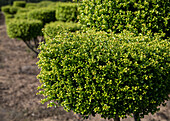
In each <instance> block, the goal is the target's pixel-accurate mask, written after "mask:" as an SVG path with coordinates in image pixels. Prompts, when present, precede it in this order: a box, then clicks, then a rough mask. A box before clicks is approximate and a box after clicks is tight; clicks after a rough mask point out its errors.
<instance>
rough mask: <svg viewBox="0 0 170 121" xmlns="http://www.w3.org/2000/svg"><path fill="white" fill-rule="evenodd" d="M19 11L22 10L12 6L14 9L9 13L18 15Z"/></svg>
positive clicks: (11, 8)
mask: <svg viewBox="0 0 170 121" xmlns="http://www.w3.org/2000/svg"><path fill="white" fill-rule="evenodd" d="M19 9H20V8H19V7H14V6H12V7H10V10H9V12H10V14H16V13H17V12H18V10H19Z"/></svg>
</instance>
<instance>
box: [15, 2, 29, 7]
mask: <svg viewBox="0 0 170 121" xmlns="http://www.w3.org/2000/svg"><path fill="white" fill-rule="evenodd" d="M25 5H26V2H25V1H14V2H13V6H14V7H23V8H24V7H25Z"/></svg>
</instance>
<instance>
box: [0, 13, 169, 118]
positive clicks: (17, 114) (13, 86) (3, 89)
mask: <svg viewBox="0 0 170 121" xmlns="http://www.w3.org/2000/svg"><path fill="white" fill-rule="evenodd" d="M37 61H38V59H37V58H36V55H35V54H34V53H33V52H31V51H30V50H29V49H28V48H27V47H26V45H25V44H24V43H23V42H22V41H19V40H17V39H10V38H9V37H8V36H7V34H6V26H5V22H4V16H3V14H2V13H0V121H83V119H82V118H80V117H79V116H78V115H76V114H73V112H66V111H64V110H63V108H62V107H57V108H47V107H46V104H41V103H40V99H41V98H42V97H41V96H40V95H38V96H37V95H36V93H37V87H38V85H40V84H39V81H38V80H37V79H36V76H37V74H38V73H39V70H38V68H37V65H36V62H37ZM167 103H168V104H167V106H166V107H161V110H160V111H159V112H157V113H156V114H154V115H148V116H145V118H144V119H142V121H170V101H167ZM168 114H169V115H168ZM84 121H108V120H104V119H101V118H100V116H99V115H97V116H96V117H92V116H90V118H89V119H87V120H84ZM110 121H111V120H110ZM112 121H113V120H112ZM121 121H133V118H130V117H129V118H127V119H123V120H122V119H121Z"/></svg>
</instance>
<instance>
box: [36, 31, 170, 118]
mask: <svg viewBox="0 0 170 121" xmlns="http://www.w3.org/2000/svg"><path fill="white" fill-rule="evenodd" d="M39 48H40V50H41V52H40V54H39V56H38V57H39V62H38V66H39V67H40V68H41V72H40V74H39V75H38V78H39V80H40V82H41V83H42V85H41V86H40V87H39V89H43V91H40V94H43V95H44V97H45V99H44V100H42V102H47V101H50V102H51V103H50V104H51V105H56V104H55V102H57V104H59V105H61V106H63V107H64V108H65V110H68V111H69V110H73V111H74V112H76V113H80V114H82V115H86V116H89V115H90V114H92V115H95V114H101V116H102V117H104V118H107V117H108V118H115V117H116V115H118V116H119V117H122V118H124V117H126V115H127V114H128V115H130V114H131V113H134V112H140V117H142V116H143V115H147V114H148V113H150V112H152V113H154V112H155V111H157V106H159V105H160V104H161V103H162V102H164V100H167V99H168V94H169V93H170V88H169V87H170V82H169V79H170V77H169V69H170V64H169V63H168V58H169V41H168V40H161V39H160V38H159V37H156V36H155V37H150V36H142V35H140V36H136V37H135V36H134V35H133V33H129V32H124V33H123V34H118V35H115V34H113V33H109V34H108V33H106V32H96V31H87V32H86V33H78V32H77V33H61V34H60V35H57V36H56V38H53V39H49V40H48V41H47V42H46V43H45V44H44V43H42V44H41V46H40V47H39Z"/></svg>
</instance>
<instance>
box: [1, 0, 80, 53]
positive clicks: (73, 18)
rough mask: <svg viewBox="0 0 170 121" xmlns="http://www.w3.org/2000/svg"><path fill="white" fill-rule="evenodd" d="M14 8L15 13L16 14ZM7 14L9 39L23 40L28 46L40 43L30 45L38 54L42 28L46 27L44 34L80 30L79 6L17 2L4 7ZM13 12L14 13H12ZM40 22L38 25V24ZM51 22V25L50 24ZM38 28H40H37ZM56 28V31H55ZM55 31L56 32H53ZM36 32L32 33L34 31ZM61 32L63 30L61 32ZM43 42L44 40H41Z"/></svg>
mask: <svg viewBox="0 0 170 121" xmlns="http://www.w3.org/2000/svg"><path fill="white" fill-rule="evenodd" d="M14 8H16V9H15V12H14V10H13V9H14ZM2 11H3V12H4V14H5V18H6V24H7V32H8V35H9V37H11V38H18V39H21V40H23V41H24V42H25V43H26V44H27V45H28V42H30V41H32V40H33V41H38V42H36V45H29V46H28V47H29V48H30V49H32V50H33V51H34V52H35V53H36V54H38V51H37V47H38V45H37V44H38V43H39V40H38V39H37V37H39V36H43V33H42V28H44V27H45V25H47V27H48V28H47V30H46V27H45V29H44V30H45V31H44V33H47V32H49V33H48V34H53V35H54V33H56V31H59V28H58V27H57V26H60V25H61V26H62V28H60V29H65V30H67V31H76V30H78V29H80V25H79V24H78V23H73V22H77V4H76V3H62V2H51V1H43V2H40V3H26V2H24V1H15V2H14V4H13V5H12V6H4V7H2ZM12 11H13V12H12ZM37 22H38V23H37ZM50 22H51V23H50ZM37 26H38V28H37ZM54 28H55V29H54ZM52 29H54V31H53V30H52ZM34 30H36V31H35V32H33V33H32V31H34ZM60 31H61V30H60ZM41 40H42V39H41Z"/></svg>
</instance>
